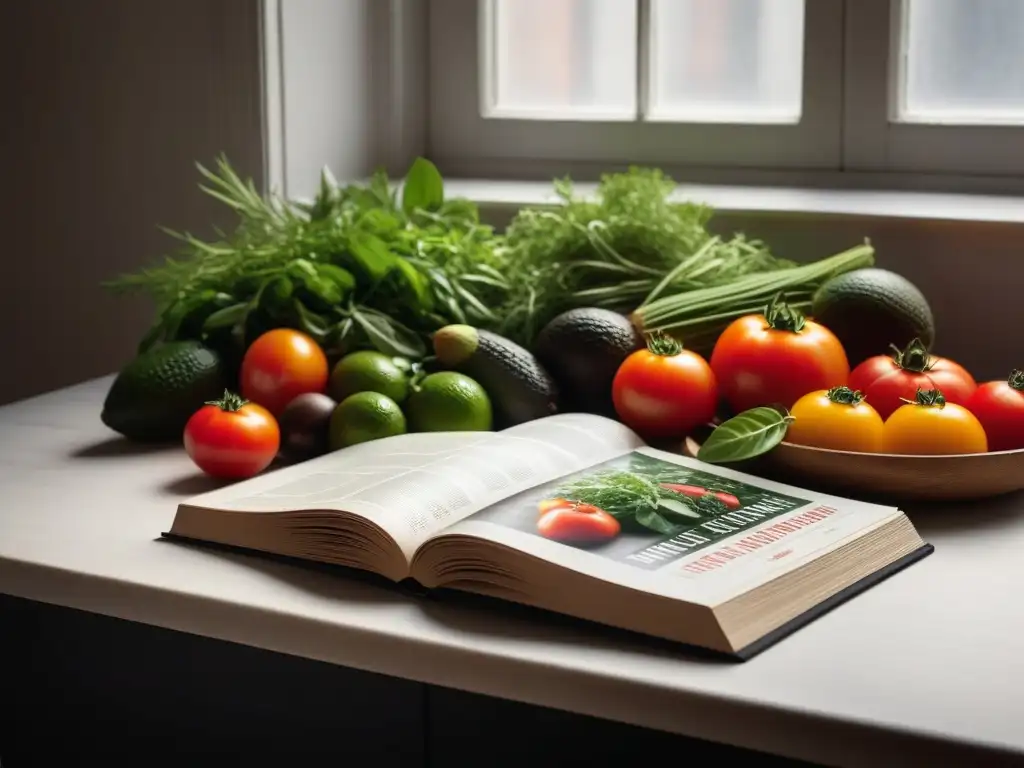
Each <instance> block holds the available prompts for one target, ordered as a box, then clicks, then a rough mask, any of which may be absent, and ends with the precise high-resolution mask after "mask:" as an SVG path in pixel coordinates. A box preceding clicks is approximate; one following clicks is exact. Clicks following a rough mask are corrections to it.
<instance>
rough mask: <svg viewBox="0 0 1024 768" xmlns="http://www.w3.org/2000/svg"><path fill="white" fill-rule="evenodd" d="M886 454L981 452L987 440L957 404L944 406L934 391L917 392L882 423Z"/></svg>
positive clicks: (982, 429) (978, 423)
mask: <svg viewBox="0 0 1024 768" xmlns="http://www.w3.org/2000/svg"><path fill="white" fill-rule="evenodd" d="M884 438H885V451H886V453H904V454H931V455H941V454H953V453H985V452H986V451H987V450H988V438H987V437H986V435H985V428H984V427H982V426H981V422H980V421H978V419H977V417H976V416H975V415H974V414H973V413H971V412H970V411H968V410H967V409H966V408H964V407H963V406H961V405H956V404H955V403H947V402H946V398H945V397H943V396H942V392H940V391H939V390H937V389H918V390H917V398H916V400H915V402H913V403H907V404H906V405H902V406H900V407H899V408H897V409H896V410H895V411H893V412H892V415H891V416H889V418H888V419H886V421H885V430H884Z"/></svg>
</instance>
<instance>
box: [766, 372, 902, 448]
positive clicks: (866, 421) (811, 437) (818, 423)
mask: <svg viewBox="0 0 1024 768" xmlns="http://www.w3.org/2000/svg"><path fill="white" fill-rule="evenodd" d="M789 413H790V416H792V417H793V421H792V423H791V424H790V425H789V428H788V430H787V431H786V441H787V442H790V443H796V444H798V445H810V446H814V447H815V448H830V449H832V450H835V451H855V452H857V453H879V452H880V451H881V450H882V443H883V437H882V434H883V431H884V423H883V421H882V417H881V416H879V415H878V412H877V411H876V410H875V409H874V408H872V407H871V405H870V404H868V402H867V401H866V400H865V399H864V395H863V394H862V393H860V392H856V391H854V390H852V389H850V388H849V387H833V388H832V389H819V390H817V391H815V392H810V393H808V394H806V395H804V396H803V397H801V398H800V399H799V400H797V401H796V402H795V403H794V404H793V407H792V408H791V409H790V412H789Z"/></svg>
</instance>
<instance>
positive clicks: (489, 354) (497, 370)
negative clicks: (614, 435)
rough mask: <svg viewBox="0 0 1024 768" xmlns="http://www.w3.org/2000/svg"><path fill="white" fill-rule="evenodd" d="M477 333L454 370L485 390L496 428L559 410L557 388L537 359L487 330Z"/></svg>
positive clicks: (478, 330) (549, 414) (511, 425)
mask: <svg viewBox="0 0 1024 768" xmlns="http://www.w3.org/2000/svg"><path fill="white" fill-rule="evenodd" d="M476 336H477V344H476V349H475V350H473V352H472V354H470V355H469V357H467V358H466V359H465V360H464V361H463V362H462V363H461V364H459V365H457V366H456V367H455V369H456V370H458V371H459V372H460V373H464V374H466V375H467V376H469V377H470V378H472V379H475V380H476V381H477V382H478V383H479V384H480V386H482V387H483V388H484V389H485V390H486V391H487V394H488V395H489V396H490V398H491V407H492V408H493V409H494V421H495V427H496V428H497V429H505V428H507V427H513V426H515V425H516V424H522V423H523V422H526V421H533V420H534V419H541V418H544V417H545V416H551V415H552V414H555V413H557V412H558V388H557V386H556V385H555V382H554V379H552V378H551V375H550V374H549V373H548V372H547V371H546V370H545V369H544V367H543V366H542V365H541V364H540V362H539V361H538V360H537V358H535V357H534V356H533V355H532V354H531V353H530V352H529V351H528V350H526V349H524V348H523V347H521V346H519V345H518V344H516V343H515V342H512V341H509V340H508V339H506V338H504V337H502V336H498V335H497V334H495V333H491V332H490V331H484V330H480V329H477V331H476Z"/></svg>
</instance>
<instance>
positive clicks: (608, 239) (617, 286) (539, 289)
mask: <svg viewBox="0 0 1024 768" xmlns="http://www.w3.org/2000/svg"><path fill="white" fill-rule="evenodd" d="M674 189H675V184H674V182H673V181H672V180H671V179H669V178H668V177H667V176H665V175H664V174H663V173H662V172H661V171H658V170H653V169H644V168H631V169H630V170H629V171H628V172H626V173H616V174H607V175H604V176H602V177H601V182H600V184H599V185H598V189H597V194H596V196H595V197H594V199H584V198H580V197H577V196H576V195H575V193H574V189H573V185H572V182H571V181H570V180H569V179H562V180H559V181H556V182H555V192H556V194H557V196H558V197H559V200H560V203H561V204H560V205H558V206H557V207H550V206H548V207H532V208H524V209H523V210H521V211H520V212H519V213H518V214H517V215H516V217H515V219H514V220H513V221H512V223H511V224H510V225H509V227H508V230H507V247H508V250H509V254H510V260H509V269H510V270H511V271H510V275H509V282H511V283H512V284H513V285H514V286H515V290H514V291H513V292H512V294H511V295H510V296H509V298H508V300H507V302H506V305H505V307H503V309H502V311H501V312H499V315H500V316H501V326H500V331H501V332H502V333H505V334H506V335H508V336H510V337H511V338H513V339H514V340H516V341H518V342H520V343H522V344H527V345H528V344H529V343H530V341H531V340H532V339H533V336H534V335H535V334H536V333H537V332H538V331H539V330H540V328H542V327H543V326H544V324H545V323H546V322H547V321H548V320H550V319H551V318H552V317H553V316H554V315H556V314H558V313H559V312H562V311H564V310H566V309H569V308H571V307H578V306H597V307H605V308H608V309H613V310H617V311H622V312H627V313H628V312H632V311H633V310H635V309H636V308H637V307H639V306H640V305H641V304H642V303H644V302H645V301H647V300H649V299H650V298H651V297H655V296H658V295H661V294H677V293H684V294H685V292H687V291H692V290H695V289H699V288H704V287H706V286H715V285H725V284H728V283H731V282H733V281H735V280H737V279H738V278H741V277H743V276H744V275H761V274H763V273H765V272H772V271H774V270H777V269H782V268H785V267H789V266H792V262H790V261H787V260H785V259H779V258H776V257H774V256H773V255H772V254H771V253H769V251H768V249H767V247H766V246H765V245H764V244H763V243H761V242H759V241H756V240H748V239H747V238H745V237H744V236H743V235H741V234H737V235H735V236H734V237H732V238H728V239H721V238H718V237H715V236H712V235H711V234H710V233H709V232H708V231H707V229H706V225H707V223H708V220H709V219H710V218H711V209H710V208H708V207H706V206H703V205H699V204H696V203H681V202H674V201H672V200H671V199H670V195H671V194H672V192H673V190H674Z"/></svg>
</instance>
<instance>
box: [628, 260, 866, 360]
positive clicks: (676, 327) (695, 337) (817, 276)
mask: <svg viewBox="0 0 1024 768" xmlns="http://www.w3.org/2000/svg"><path fill="white" fill-rule="evenodd" d="M874 263H875V249H874V248H872V247H871V244H870V243H868V242H867V241H865V242H864V244H863V245H858V246H856V247H855V248H851V249H849V250H847V251H843V252H842V253H839V254H836V255H835V256H830V257H828V258H826V259H821V260H820V261H815V262H812V263H810V264H802V265H800V266H797V267H789V268H787V269H778V270H774V271H771V272H764V273H761V274H752V275H746V276H744V277H741V278H739V279H738V280H735V281H734V282H731V283H727V284H725V285H715V286H710V287H707V288H698V289H697V290H691V291H684V292H681V293H675V294H673V295H671V296H664V297H661V298H657V296H658V295H659V294H660V293H661V291H662V289H663V287H664V286H667V285H669V284H671V282H672V279H671V275H670V276H667V277H666V279H665V280H663V281H662V284H659V285H658V286H657V288H655V289H654V290H653V291H651V297H654V300H653V301H647V302H645V303H644V304H643V305H642V306H641V307H640V308H639V309H637V310H636V311H634V312H633V314H632V320H633V323H634V325H636V327H637V329H638V330H639V331H640V332H642V333H654V332H659V331H660V332H663V333H670V334H671V335H673V336H676V337H678V338H680V339H682V341H683V342H684V343H685V344H686V345H687V347H688V348H690V349H692V350H694V351H700V350H701V349H706V348H708V347H709V346H710V345H713V344H714V340H715V339H716V338H717V337H718V335H719V334H720V333H721V332H722V331H723V330H724V329H725V327H726V326H727V325H728V324H729V323H731V322H732V321H733V320H735V319H736V318H738V317H742V316H743V315H748V314H754V313H757V312H763V311H764V308H765V306H767V304H768V302H769V301H771V299H772V297H773V296H775V295H776V294H778V293H780V292H781V293H782V294H783V297H784V298H785V300H786V302H787V303H789V304H790V305H791V306H793V307H794V308H796V309H799V310H800V311H803V312H806V311H807V310H808V309H810V306H811V298H812V296H813V295H814V291H815V290H817V289H818V287H819V286H821V285H822V283H824V282H825V281H826V280H828V279H830V278H832V277H835V276H836V275H841V274H843V273H844V272H850V271H852V270H854V269H862V268H864V267H870V266H872V265H873V264H874ZM680 267H685V263H684V264H680Z"/></svg>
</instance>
